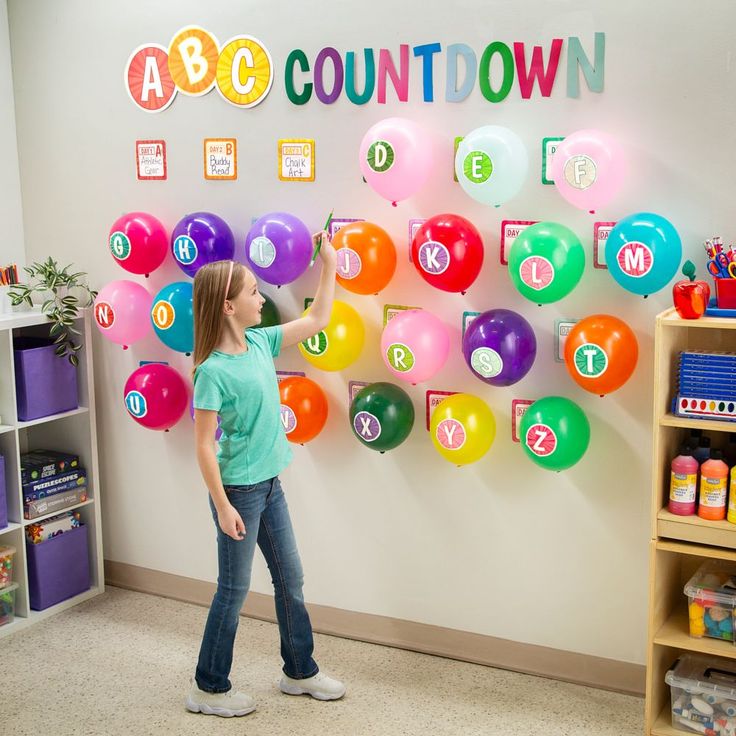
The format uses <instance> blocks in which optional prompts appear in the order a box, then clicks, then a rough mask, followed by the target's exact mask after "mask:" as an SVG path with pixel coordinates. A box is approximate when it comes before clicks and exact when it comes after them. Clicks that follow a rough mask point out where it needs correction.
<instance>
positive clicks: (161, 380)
mask: <svg viewBox="0 0 736 736" xmlns="http://www.w3.org/2000/svg"><path fill="white" fill-rule="evenodd" d="M124 396H125V408H126V409H127V410H128V414H130V416H131V417H133V419H135V420H136V422H138V424H140V425H142V426H143V427H146V428H147V429H159V430H161V429H169V428H170V427H173V426H174V425H175V424H176V423H177V422H178V421H179V420H180V419H181V418H182V416H183V414H184V412H185V411H186V410H187V404H188V403H189V390H188V389H187V384H186V381H185V380H184V378H182V376H181V374H180V373H179V372H178V371H176V370H174V369H173V368H172V367H171V366H169V365H164V364H163V363H147V364H146V365H142V366H141V367H140V368H138V369H137V370H134V371H133V372H132V373H131V374H130V376H129V377H128V380H127V381H126V382H125V392H124Z"/></svg>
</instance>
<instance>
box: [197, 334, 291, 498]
mask: <svg viewBox="0 0 736 736" xmlns="http://www.w3.org/2000/svg"><path fill="white" fill-rule="evenodd" d="M282 337H283V331H282V329H281V326H280V325H276V326H275V327H263V328H256V329H248V330H246V331H245V341H246V344H247V345H248V350H247V351H246V352H244V353H241V354H239V355H230V354H228V353H221V352H219V351H217V350H214V351H213V352H212V353H210V356H209V357H208V358H207V360H205V361H204V363H202V364H201V365H199V366H198V367H197V370H196V372H195V374H194V408H195V409H209V410H210V411H216V412H217V413H218V414H219V415H220V422H221V423H220V428H221V429H222V436H221V437H220V446H219V449H218V451H217V462H218V464H219V466H220V475H221V477H222V482H223V484H224V485H251V484H253V483H260V482H261V481H263V480H268V479H269V478H273V477H274V476H276V475H278V474H279V473H280V472H281V471H283V470H284V468H286V466H287V465H288V464H289V462H290V461H291V447H290V446H289V442H288V440H287V439H286V433H285V432H284V428H283V425H282V424H281V400H280V398H279V387H278V381H277V379H276V367H275V366H274V362H273V359H274V357H276V356H277V355H278V354H279V352H280V351H281V340H282Z"/></svg>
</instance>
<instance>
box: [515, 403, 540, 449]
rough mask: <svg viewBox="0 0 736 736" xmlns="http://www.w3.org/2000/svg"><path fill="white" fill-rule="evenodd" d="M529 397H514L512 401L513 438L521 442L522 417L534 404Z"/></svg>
mask: <svg viewBox="0 0 736 736" xmlns="http://www.w3.org/2000/svg"><path fill="white" fill-rule="evenodd" d="M533 403H534V402H533V401H530V400H529V399H514V400H513V401H512V402H511V439H512V440H513V441H514V442H519V427H520V426H521V418H522V417H523V416H524V413H525V412H526V410H527V409H528V408H529V407H530V406H531V405H532V404H533Z"/></svg>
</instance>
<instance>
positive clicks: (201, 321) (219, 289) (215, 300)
mask: <svg viewBox="0 0 736 736" xmlns="http://www.w3.org/2000/svg"><path fill="white" fill-rule="evenodd" d="M230 263H231V261H215V262H214V263H208V264H207V265H205V266H202V268H200V269H199V271H197V273H196V274H195V276H194V304H193V307H194V367H193V368H192V375H194V372H195V371H196V370H197V367H198V366H200V365H202V363H204V361H205V360H207V358H209V356H210V353H211V352H212V351H213V350H214V349H215V347H216V346H217V344H218V343H219V342H220V340H221V339H222V331H223V329H224V328H225V315H224V313H223V307H224V305H225V299H234V298H235V297H236V296H237V295H238V294H239V293H240V291H241V289H242V288H243V286H244V285H245V275H246V273H247V269H246V268H245V266H244V265H243V264H242V263H238V262H237V261H236V262H234V264H233V274H232V278H231V279H230V287H229V288H228V286H227V278H228V274H229V273H230ZM225 289H227V294H226V293H225Z"/></svg>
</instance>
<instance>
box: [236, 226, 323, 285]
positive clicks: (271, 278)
mask: <svg viewBox="0 0 736 736" xmlns="http://www.w3.org/2000/svg"><path fill="white" fill-rule="evenodd" d="M312 250H313V247H312V236H311V234H310V233H309V230H308V229H307V226H306V225H305V224H304V223H303V222H302V221H301V220H300V219H299V218H298V217H294V215H290V214H288V212H271V213H270V214H268V215H264V216H263V217H261V218H259V219H258V220H256V221H255V222H254V223H253V226H252V227H251V229H250V231H249V232H248V237H247V238H246V239H245V257H246V259H247V265H248V266H249V267H250V268H252V269H253V271H254V273H255V274H256V276H258V278H260V279H262V280H263V281H267V282H268V283H269V284H275V285H276V286H282V285H283V284H290V283H291V282H292V281H294V280H295V279H297V278H298V277H299V276H301V275H302V274H303V273H304V271H306V269H307V266H308V265H309V261H310V260H311V259H312Z"/></svg>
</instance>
